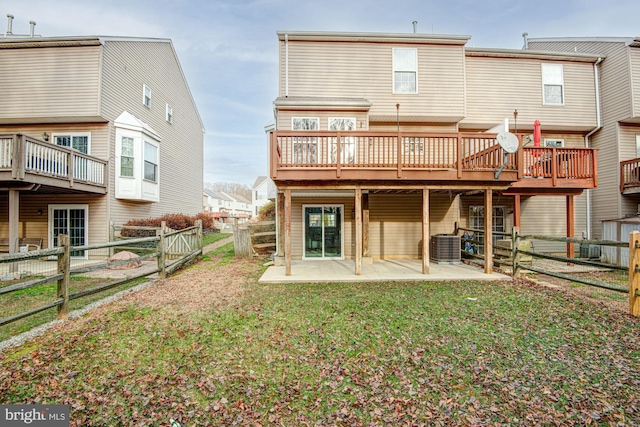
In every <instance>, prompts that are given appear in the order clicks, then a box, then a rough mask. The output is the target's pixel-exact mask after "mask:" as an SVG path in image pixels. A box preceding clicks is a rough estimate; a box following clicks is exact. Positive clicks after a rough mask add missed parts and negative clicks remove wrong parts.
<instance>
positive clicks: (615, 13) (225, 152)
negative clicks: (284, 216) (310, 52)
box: [0, 0, 640, 187]
mask: <svg viewBox="0 0 640 427" xmlns="http://www.w3.org/2000/svg"><path fill="white" fill-rule="evenodd" d="M8 13H10V14H12V15H14V16H15V18H14V21H13V33H14V34H17V33H21V34H28V33H29V21H30V20H34V21H36V23H37V24H36V29H35V33H36V34H38V35H42V36H45V37H59V36H78V35H84V36H131V37H151V38H169V39H171V40H172V42H173V45H174V48H175V50H176V53H177V55H178V59H179V61H180V65H181V66H182V69H183V72H184V74H185V77H186V79H187V82H188V84H189V88H190V90H191V93H192V95H193V98H194V100H195V102H196V106H197V108H198V111H199V113H200V116H201V118H202V121H203V123H204V128H205V130H206V133H205V138H204V144H205V146H204V177H203V181H204V182H205V183H207V182H211V183H213V182H230V183H239V184H244V185H246V186H248V187H251V185H252V184H253V182H254V181H255V180H256V178H257V177H258V176H260V175H268V170H267V136H266V134H265V130H264V128H265V126H267V125H269V124H271V123H273V121H274V118H273V101H274V100H275V99H276V97H277V96H278V81H277V71H278V62H277V61H278V38H277V35H276V32H277V31H281V30H282V31H342V32H383V33H411V32H413V25H412V22H413V21H418V24H417V29H418V33H426V34H432V33H434V34H448V35H467V36H471V40H470V41H469V43H468V44H467V45H468V46H472V47H487V48H505V49H521V48H522V45H523V38H522V33H523V32H527V33H528V34H529V38H538V37H605V36H606V37H638V36H640V20H639V19H638V17H640V1H639V0H609V1H606V2H605V1H603V0H598V1H595V0H583V1H578V0H560V1H558V0H554V1H551V0H538V1H535V2H532V1H520V0H509V1H507V0H450V1H445V0H438V1H434V0H368V1H367V0H315V1H308V0H171V1H168V0H103V1H102V2H98V1H90V0H54V1H52V0H1V1H0V31H4V30H5V29H6V14H8ZM3 19H4V23H3Z"/></svg>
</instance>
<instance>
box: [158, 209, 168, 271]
mask: <svg viewBox="0 0 640 427" xmlns="http://www.w3.org/2000/svg"><path fill="white" fill-rule="evenodd" d="M166 232H167V222H166V221H162V222H161V223H160V230H158V233H159V236H160V239H159V240H158V249H157V250H158V269H159V270H160V271H159V272H158V277H159V278H160V279H166V277H167V262H166V255H167V253H166V250H165V241H166V240H165V237H164V235H165V233H166Z"/></svg>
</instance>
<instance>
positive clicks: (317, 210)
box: [302, 205, 344, 259]
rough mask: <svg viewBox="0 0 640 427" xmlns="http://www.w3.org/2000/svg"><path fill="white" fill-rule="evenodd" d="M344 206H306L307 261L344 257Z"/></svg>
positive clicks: (304, 212)
mask: <svg viewBox="0 0 640 427" xmlns="http://www.w3.org/2000/svg"><path fill="white" fill-rule="evenodd" d="M343 210H344V207H343V206H342V205H304V206H303V207H302V211H303V216H304V219H303V221H304V227H303V238H304V253H303V258H305V259H322V258H333V259H335V258H342V257H343V239H342V227H343V212H342V211H343Z"/></svg>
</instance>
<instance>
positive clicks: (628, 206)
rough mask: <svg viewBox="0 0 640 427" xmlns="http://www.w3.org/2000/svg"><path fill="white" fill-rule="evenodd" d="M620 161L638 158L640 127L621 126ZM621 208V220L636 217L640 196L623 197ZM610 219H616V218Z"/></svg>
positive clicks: (629, 195) (638, 210) (639, 210)
mask: <svg viewBox="0 0 640 427" xmlns="http://www.w3.org/2000/svg"><path fill="white" fill-rule="evenodd" d="M619 135H620V159H621V160H630V159H635V158H636V157H638V155H637V151H636V135H640V125H637V126H630V125H629V126H620V134H619ZM620 199H621V206H620V215H618V217H619V218H623V217H624V216H626V215H635V214H637V213H638V212H640V209H638V204H640V194H628V195H624V196H621V198H620ZM608 219H615V218H614V217H611V218H608Z"/></svg>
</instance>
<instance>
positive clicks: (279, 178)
mask: <svg viewBox="0 0 640 427" xmlns="http://www.w3.org/2000/svg"><path fill="white" fill-rule="evenodd" d="M278 39H279V46H280V60H279V64H280V68H279V96H278V98H277V99H276V100H275V101H274V115H275V128H274V129H273V130H271V129H269V130H268V134H269V138H270V141H269V160H270V163H269V168H270V177H271V179H272V180H273V181H274V183H275V185H276V187H277V189H278V195H277V215H278V224H279V226H278V255H279V256H280V257H284V259H282V258H280V259H278V260H277V262H282V263H284V264H285V265H286V271H287V274H290V271H291V260H292V259H304V260H307V259H313V260H317V259H353V260H354V264H355V272H356V274H359V273H360V271H361V265H362V262H363V259H365V260H366V259H368V258H370V257H372V258H381V259H421V260H422V266H423V267H422V270H423V272H424V273H428V271H429V258H430V256H429V251H430V247H429V246H430V245H429V242H430V240H431V238H432V236H433V235H436V234H450V233H454V232H455V231H456V228H457V227H469V226H470V227H472V228H482V229H484V232H485V236H486V239H485V242H484V245H485V248H483V249H484V252H485V271H486V272H490V271H491V266H492V261H491V258H490V257H488V256H487V255H486V253H490V252H491V246H492V244H493V240H494V239H493V237H494V236H493V232H494V231H510V229H511V226H513V225H515V226H519V227H521V229H522V230H523V232H525V233H529V232H538V233H544V234H553V235H558V236H564V235H569V236H571V235H573V234H574V233H575V232H576V231H577V232H578V233H580V232H582V231H584V230H585V229H586V226H587V204H586V197H585V196H584V195H583V190H585V189H590V188H594V187H596V186H597V173H596V170H597V169H596V165H597V162H596V152H595V151H594V150H592V149H588V148H585V147H586V141H587V138H588V135H589V133H590V132H593V131H594V130H595V129H596V128H597V126H598V120H597V117H598V105H597V96H596V95H597V94H596V76H597V67H598V65H597V64H598V61H599V56H598V55H593V54H584V53H553V52H538V51H535V52H534V51H522V50H504V49H481V48H469V47H467V46H466V44H467V42H468V40H469V37H468V36H449V35H435V34H415V33H414V34H383V33H318V32H279V33H278ZM516 110H517V113H516ZM514 118H515V119H517V123H516V121H515V120H514ZM505 119H507V120H509V121H510V123H506V126H505V121H506V120H505ZM536 120H537V121H539V122H540V123H541V124H542V126H541V132H542V139H543V144H542V145H544V146H542V147H533V144H532V143H528V141H529V135H531V134H532V133H534V123H535V121H536ZM516 124H517V131H516V129H515V128H516ZM505 130H508V131H511V132H513V133H515V134H517V137H515V138H516V140H515V146H513V145H514V141H513V138H514V137H513V135H510V134H506V133H504V131H505ZM500 131H503V132H500ZM497 132H499V133H498V134H496V133H497ZM524 144H527V145H526V146H525V147H524V148H522V145H524ZM509 145H512V147H508V146H509ZM503 146H505V147H507V149H508V151H511V150H512V149H513V148H517V147H518V146H519V147H520V149H518V151H517V152H516V153H513V154H509V153H508V152H507V149H504V148H503ZM540 246H541V247H539V246H538V245H537V246H536V249H539V250H540V249H541V250H547V251H563V250H567V251H568V252H572V250H573V248H572V247H569V248H566V245H548V246H546V247H544V246H542V245H540Z"/></svg>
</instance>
